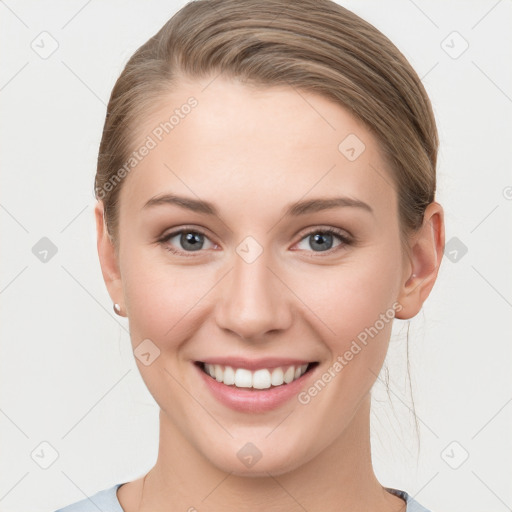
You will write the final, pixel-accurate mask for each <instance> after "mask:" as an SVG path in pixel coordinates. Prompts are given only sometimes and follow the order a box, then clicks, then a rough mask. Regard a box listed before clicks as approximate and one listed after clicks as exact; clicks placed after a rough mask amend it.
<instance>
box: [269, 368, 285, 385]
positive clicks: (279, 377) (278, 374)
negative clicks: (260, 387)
mask: <svg viewBox="0 0 512 512" xmlns="http://www.w3.org/2000/svg"><path fill="white" fill-rule="evenodd" d="M283 375H284V373H283V369H282V368H274V369H273V370H272V377H271V383H272V386H280V385H281V384H283V383H284V377H283Z"/></svg>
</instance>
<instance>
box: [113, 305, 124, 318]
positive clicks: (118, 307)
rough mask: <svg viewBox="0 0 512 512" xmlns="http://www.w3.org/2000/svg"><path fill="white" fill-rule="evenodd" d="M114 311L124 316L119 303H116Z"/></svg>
mask: <svg viewBox="0 0 512 512" xmlns="http://www.w3.org/2000/svg"><path fill="white" fill-rule="evenodd" d="M114 313H115V314H116V315H119V316H123V315H121V306H120V305H119V304H114Z"/></svg>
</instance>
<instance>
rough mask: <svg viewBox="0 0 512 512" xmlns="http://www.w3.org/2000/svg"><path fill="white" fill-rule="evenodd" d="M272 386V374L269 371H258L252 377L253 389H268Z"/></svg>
mask: <svg viewBox="0 0 512 512" xmlns="http://www.w3.org/2000/svg"><path fill="white" fill-rule="evenodd" d="M270 385H271V381H270V372H269V371H268V370H256V371H255V372H254V373H253V375H252V387H253V388H256V389H267V388H269V387H270Z"/></svg>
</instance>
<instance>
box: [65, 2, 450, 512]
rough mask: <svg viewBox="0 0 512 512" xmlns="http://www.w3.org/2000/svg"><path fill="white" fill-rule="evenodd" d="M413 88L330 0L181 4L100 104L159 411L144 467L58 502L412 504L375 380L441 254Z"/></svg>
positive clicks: (120, 298) (107, 207) (440, 227)
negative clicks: (398, 472) (374, 427)
mask: <svg viewBox="0 0 512 512" xmlns="http://www.w3.org/2000/svg"><path fill="white" fill-rule="evenodd" d="M437 147H438V138H437V132H436V126H435V120H434V116H433V113H432V109H431V105H430V102H429V99H428V97H427V95H426V92H425V90H424V88H423V86H422V84H421V82H420V80H419V78H418V76H417V75H416V73H415V72H414V70H413V69H412V68H411V66H410V65H409V63H408V62H407V61H406V59H405V58H404V57H403V55H402V54H401V53H400V52H399V51H398V49H397V48H396V47H395V46H394V45H393V44H392V43H391V42H390V41H389V40H388V39H387V38H386V37H385V36H384V35H382V34H381V33H380V32H379V31H378V30H377V29H375V28H374V27H373V26H371V25H369V24H368V23H367V22H365V21H363V20H362V19H360V18H359V17H357V16H356V15H354V14H353V13H351V12H350V11H347V10H346V9H344V8H342V7H340V6H339V5H337V4H335V3H333V2H330V1H329V0H321V1H318V0H301V1H295V2H289V1H284V0H249V1H247V0H244V1H239V0H238V1H235V0H202V1H196V2H192V3H189V4H187V5H186V6H185V7H184V8H182V9H181V10H180V11H179V12H178V13H177V14H176V15H175V16H174V17H173V18H172V19H171V20H169V21H168V22H167V23H166V24H165V25H164V27H163V28H162V29H161V30H160V31H159V32H158V33H157V34H156V35H155V36H154V37H153V38H151V39H150V40H149V41H148V42H147V43H145V44H144V45H143V46H142V47H141V48H139V50H138V51H137V52H136V53H135V54H134V55H133V57H132V58H131V59H130V61H129V62H128V64H127V66H126V68H125V69H124V71H123V73H122V74H121V76H120V77H119V79H118V81H117V83H116V85H115V87H114V89H113V92H112V95H111V98H110V102H109V105H108V110H107V118H106V122H105V126H104V131H103V138H102V141H101V146H100V151H99V158H98V169H97V175H96V183H95V187H96V197H97V199H98V203H97V206H96V209H95V214H96V222H97V233H98V253H99V258H100V264H101V268H102V273H103V277H104V280H105V283H106V286H107V288H108V291H109V294H110V296H111V298H112V301H113V303H114V311H115V312H116V313H117V314H119V315H121V316H123V317H127V318H128V320H129V324H130V336H131V341H132V345H133V350H134V355H135V357H136V361H137V365H138V367H139V370H140V372H141V375H142V377H143V379H144V381H145V383H146V385H147V387H148V389H149V391H150V392H151V394H152V396H153V397H154V398H155V400H156V402H157V403H158V405H159V407H160V439H159V452H158V459H157V461H156V464H155V466H154V467H153V468H152V469H151V470H150V471H149V472H148V473H147V474H146V475H143V476H141V478H139V479H138V480H135V481H132V482H123V483H119V484H116V485H115V486H113V487H110V488H109V489H106V490H105V491H102V492H100V493H98V494H96V495H95V496H93V497H91V498H90V499H87V500H83V501H81V502H78V503H75V504H74V505H70V506H68V507H65V508H64V509H61V512H63V511H64V512H77V511H89V510H97V509H98V508H99V509H101V510H104V511H107V510H109V511H118V512H121V511H125V512H138V511H152V512H158V511H163V510H166V511H169V510H189V511H192V510H208V511H217V510H223V511H229V510H237V511H240V510H247V511H254V510H265V511H269V510H270V511H274V510H275V511H283V510H286V511H295V510H297V511H299V510H307V511H315V510H322V511H325V510H329V511H335V510H336V511H340V510H351V511H363V510H365V511H367V510H375V511H377V510H378V511H382V512H384V511H386V512H387V511H389V512H391V511H405V510H406V511H408V512H412V511H425V510H426V509H425V508H424V507H422V506H421V505H420V504H419V503H418V502H416V501H415V500H414V499H413V498H412V497H411V496H410V495H408V494H407V493H406V492H405V491H402V490H398V489H390V488H385V487H383V486H382V485H381V484H380V483H379V482H378V480H377V478H376V476H375V474H374V471H373V468H372V461H371V450H370V402H371V388H372V386H373V384H374V382H375V380H376V378H377V376H378V374H379V371H380V369H381V367H382V364H383V362H384V359H385V356H386V351H387V348H388V343H389V338H390V334H391V327H392V322H393V319H394V318H400V319H409V318H412V317H414V316H415V315H416V314H417V313H418V312H419V311H420V309H421V307H422V305H423V303H424V301H425V300H426V298H427V297H428V295H429V293H430V291H431V290H432V287H433V285H434V283H435V280H436V277H437V273H438V270H439V266H440V262H441V258H442V253H443V247H444V219H443V210H442V207H441V206H440V205H439V204H438V203H437V202H436V201H435V200H434V195H435V186H436V176H435V170H436V156H437Z"/></svg>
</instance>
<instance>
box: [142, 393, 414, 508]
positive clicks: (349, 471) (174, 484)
mask: <svg viewBox="0 0 512 512" xmlns="http://www.w3.org/2000/svg"><path fill="white" fill-rule="evenodd" d="M369 418H370V397H369V395H368V397H367V398H366V399H365V400H364V402H363V403H362V404H361V406H360V407H359V409H358V410H357V412H356V414H355V416H354V418H353V419H352V421H351V422H350V424H349V426H348V427H347V429H346V430H345V431H344V432H343V434H342V435H340V436H339V437H338V438H337V439H336V440H335V442H334V443H332V444H331V445H329V446H327V447H326V448H325V449H324V450H323V451H322V452H320V453H319V454H317V455H316V456H315V457H313V458H312V459H311V460H309V461H308V462H306V463H305V464H303V465H301V466H300V467H298V468H296V469H295V470H293V471H290V472H287V473H284V474H278V475H273V474H272V473H271V472H269V473H267V476H258V477H246V476H237V475H233V474H231V473H226V472H224V471H222V470H220V469H219V468H217V467H216V466H214V465H213V464H212V463H211V462H210V461H209V460H208V459H205V458H204V457H203V456H202V455H201V454H199V453H198V452H197V450H196V449H195V448H194V447H193V446H192V445H191V444H190V443H189V442H188V441H187V439H186V438H185V437H184V436H182V435H181V433H180V431H179V430H178V429H177V428H176V427H175V426H174V425H173V424H172V423H171V422H170V421H169V419H168V418H167V416H166V415H165V414H164V413H163V412H162V411H161V412H160V443H159V454H158V459H157V462H156V464H155V466H154V467H153V468H152V469H151V471H150V472H149V473H148V474H147V475H146V478H145V481H144V486H143V489H141V500H140V509H139V510H138V511H137V512H144V511H149V510H151V511H152V512H160V511H162V512H163V511H164V510H165V511H168V510H186V511H194V510H204V509H208V510H209V511H211V512H220V511H222V512H226V511H235V510H236V511H237V512H245V511H247V512H248V511H253V510H265V511H268V512H274V511H275V512H278V511H279V512H280V511H282V510H286V511H287V512H295V511H297V512H303V511H304V510H323V511H337V512H340V511H348V510H350V511H351V512H356V511H363V510H381V511H391V510H392V511H394V512H397V511H404V510H405V503H404V501H403V500H401V499H400V498H398V497H396V496H393V495H391V494H390V493H388V492H387V491H385V490H384V489H383V487H382V486H381V485H380V484H379V482H378V481H377V479H376V477H375V474H374V472H373V468H372V463H371V449H370V431H369Z"/></svg>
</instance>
